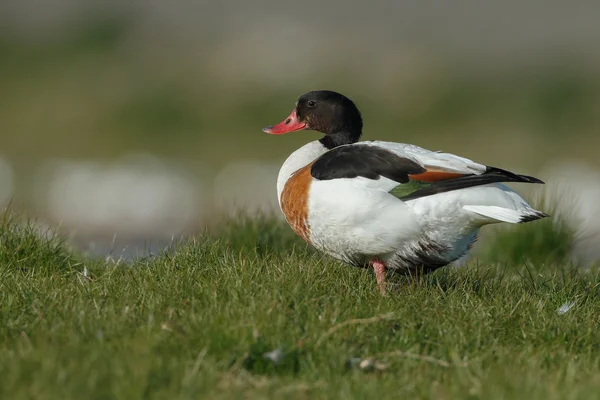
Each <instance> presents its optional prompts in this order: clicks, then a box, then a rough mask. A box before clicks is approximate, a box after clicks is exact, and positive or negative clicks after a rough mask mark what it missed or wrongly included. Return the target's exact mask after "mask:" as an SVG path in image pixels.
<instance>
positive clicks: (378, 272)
mask: <svg viewBox="0 0 600 400" xmlns="http://www.w3.org/2000/svg"><path fill="white" fill-rule="evenodd" d="M371 265H372V266H373V271H375V278H376V279H377V287H378V288H379V292H380V293H381V294H382V295H386V294H387V292H386V289H385V264H384V263H383V262H381V261H379V260H372V261H371Z"/></svg>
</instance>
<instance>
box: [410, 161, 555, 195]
mask: <svg viewBox="0 0 600 400" xmlns="http://www.w3.org/2000/svg"><path fill="white" fill-rule="evenodd" d="M498 182H523V183H544V182H543V181H541V180H539V179H537V178H534V177H532V176H527V175H518V174H515V173H512V172H510V171H505V170H503V169H500V168H495V167H487V170H486V171H485V172H484V173H483V174H481V175H465V176H461V177H459V178H454V179H448V180H445V181H437V182H433V183H431V184H430V185H429V186H427V187H425V188H422V189H419V190H416V191H414V192H412V193H411V194H409V195H406V196H404V197H400V200H403V201H407V200H414V199H418V198H420V197H425V196H431V195H434V194H438V193H444V192H449V191H452V190H459V189H465V188H468V187H473V186H480V185H487V184H488V183H498Z"/></svg>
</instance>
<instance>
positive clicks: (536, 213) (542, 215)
mask: <svg viewBox="0 0 600 400" xmlns="http://www.w3.org/2000/svg"><path fill="white" fill-rule="evenodd" d="M549 216H550V215H549V214H546V213H545V212H541V211H534V212H532V213H530V214H527V215H523V216H522V217H521V219H520V220H519V223H520V224H523V223H525V222H531V221H536V220H538V219H542V218H547V217H549Z"/></svg>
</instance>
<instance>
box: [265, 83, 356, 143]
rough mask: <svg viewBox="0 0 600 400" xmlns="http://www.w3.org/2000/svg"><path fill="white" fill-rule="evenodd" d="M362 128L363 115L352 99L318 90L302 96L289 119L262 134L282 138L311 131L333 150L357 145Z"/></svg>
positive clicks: (328, 91) (268, 128) (266, 129)
mask: <svg viewBox="0 0 600 400" xmlns="http://www.w3.org/2000/svg"><path fill="white" fill-rule="evenodd" d="M362 127H363V123H362V116H361V114H360V111H359V110H358V108H357V107H356V105H355V104H354V102H353V101H352V100H350V99H349V98H347V97H346V96H344V95H342V94H340V93H337V92H333V91H330V90H316V91H312V92H308V93H305V94H303V95H302V96H300V98H298V101H296V106H295V107H294V109H293V110H292V113H291V114H290V115H289V116H288V117H287V118H286V119H284V120H283V121H282V122H280V123H278V124H276V125H271V126H268V127H266V128H263V132H266V133H270V134H273V135H283V134H284V133H288V132H294V131H300V130H303V129H309V130H313V131H317V132H321V133H323V134H325V136H324V137H323V138H322V139H320V141H321V143H323V145H325V146H326V147H328V148H333V147H336V146H339V145H342V144H351V143H355V142H357V141H358V140H359V139H360V136H361V134H362Z"/></svg>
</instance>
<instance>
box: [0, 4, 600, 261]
mask: <svg viewBox="0 0 600 400" xmlns="http://www.w3.org/2000/svg"><path fill="white" fill-rule="evenodd" d="M599 16H600V3H598V2H578V4H575V3H568V2H564V1H558V0H547V1H543V2H542V1H531V2H526V3H523V2H521V1H516V0H506V1H502V2H479V1H474V0H473V1H464V0H463V1H455V2H451V3H448V4H446V3H441V2H424V1H404V2H400V1H393V0H378V1H372V2H369V3H366V2H363V3H354V5H350V3H348V2H344V1H341V0H333V1H329V2H323V1H316V0H305V1H303V2H293V3H292V2H282V1H277V0H262V1H258V2H246V1H241V0H231V1H224V2H221V3H218V2H204V1H191V0H189V1H184V0H179V1H172V2H165V1H156V0H147V1H129V2H123V1H115V0H108V1H99V0H98V1H85V2H84V1H78V0H20V1H3V2H0V138H1V145H0V206H6V205H8V204H11V207H13V208H20V209H25V210H26V211H27V213H28V214H29V215H31V216H33V217H35V218H37V219H38V220H39V221H41V222H42V223H46V224H48V225H51V226H57V225H59V226H60V230H61V231H62V232H63V233H65V234H67V235H68V237H69V241H70V242H71V243H72V244H74V245H75V246H78V247H80V248H81V249H83V250H85V251H89V252H91V253H93V254H105V253H106V252H107V251H111V250H115V249H120V248H123V247H127V248H128V249H139V248H147V247H148V246H150V247H152V246H159V245H158V244H157V243H161V242H164V241H168V240H170V238H172V237H179V236H181V235H187V234H190V233H193V232H196V231H198V230H202V229H204V228H205V227H207V226H212V225H213V224H216V223H218V221H219V220H220V218H221V217H223V216H224V215H227V213H228V212H231V210H233V209H235V207H243V208H246V209H249V210H251V211H256V210H272V209H276V210H277V199H276V194H275V180H276V176H277V172H278V169H279V167H280V165H281V163H282V162H283V161H284V160H285V158H286V157H287V156H288V155H289V153H291V152H292V151H293V150H295V149H296V148H298V147H299V146H301V145H302V144H304V143H306V142H308V141H310V140H314V139H317V138H318V137H319V135H318V134H316V133H315V132H298V133H293V134H289V135H286V136H281V137H274V136H270V135H267V134H264V133H263V132H261V128H262V127H264V126H267V125H271V124H273V123H276V122H280V121H281V120H282V119H283V118H285V117H286V116H287V115H288V114H289V113H290V111H291V110H292V107H293V105H294V102H295V100H296V98H297V97H298V96H299V95H301V94H303V93H304V92H307V91H309V90H314V89H331V90H336V91H339V92H342V93H344V94H346V95H347V96H348V97H350V98H352V99H353V100H355V101H356V102H357V104H358V106H359V108H360V109H361V110H362V112H363V117H364V120H365V135H364V139H383V140H392V141H399V142H410V143H414V144H417V145H420V146H423V147H427V148H429V149H432V150H443V151H448V152H453V153H457V154H460V155H462V156H465V157H468V158H472V159H475V160H477V161H481V162H484V163H486V164H488V165H494V166H498V167H502V168H507V169H510V170H513V171H516V172H520V173H525V174H532V175H535V176H538V177H540V178H541V179H544V180H545V181H546V182H547V183H548V184H547V185H545V187H544V188H543V189H539V188H537V190H544V191H545V192H544V193H545V194H546V195H548V194H549V195H550V196H554V198H555V199H556V202H558V203H560V207H561V210H562V212H564V213H565V214H568V215H569V218H571V219H572V221H573V223H574V224H578V227H579V228H580V229H582V230H586V231H587V230H594V229H596V230H597V231H598V230H600V227H599V226H598V225H600V222H599V221H600V218H599V215H600V211H599V210H600V206H599V205H598V204H597V203H598V199H599V198H600V173H599V172H598V170H599V169H600V159H599V157H598V152H599V151H600V150H599V149H600V134H599V133H600V132H599V130H600V76H599V74H598V71H599V70H600V69H599V67H600V46H598V38H599V37H600V24H599V23H598V17H599ZM519 190H520V191H523V192H525V193H528V191H532V190H535V189H533V188H529V187H527V188H525V187H523V186H522V185H521V186H519ZM530 196H533V197H535V196H536V193H530ZM529 198H531V197H529ZM152 243H154V244H152ZM597 245H598V243H596V242H590V243H589V244H588V245H587V247H585V249H584V250H582V251H583V252H592V253H594V249H595V248H597V247H598V246H597ZM596 251H597V250H596Z"/></svg>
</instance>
